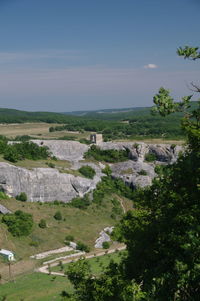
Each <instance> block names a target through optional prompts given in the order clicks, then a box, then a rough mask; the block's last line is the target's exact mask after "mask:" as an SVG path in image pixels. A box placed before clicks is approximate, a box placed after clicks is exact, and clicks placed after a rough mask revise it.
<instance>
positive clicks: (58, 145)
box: [32, 140, 89, 161]
mask: <svg viewBox="0 0 200 301" xmlns="http://www.w3.org/2000/svg"><path fill="white" fill-rule="evenodd" d="M32 142H34V143H36V144H37V145H39V146H47V147H48V148H49V151H50V152H51V153H52V155H53V156H55V157H56V158H58V159H60V160H68V161H79V160H82V159H83V155H84V153H85V152H86V151H87V150H88V149H89V146H88V145H86V144H83V143H80V142H78V141H64V140H32Z"/></svg>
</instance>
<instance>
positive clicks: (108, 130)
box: [49, 113, 184, 141]
mask: <svg viewBox="0 0 200 301" xmlns="http://www.w3.org/2000/svg"><path fill="white" fill-rule="evenodd" d="M180 118H181V116H180V114H176V115H174V116H169V117H166V118H165V119H163V118H161V117H160V116H152V115H151V114H150V113H149V114H146V115H144V116H143V115H139V114H138V116H135V117H132V118H130V119H129V120H126V121H113V120H100V119H93V120H88V119H84V120H74V121H71V122H68V123H67V124H65V125H61V126H56V127H50V128H49V131H50V132H54V131H79V132H82V131H88V132H97V133H102V134H103V138H104V141H109V140H116V139H134V138H137V139H138V138H139V139H143V138H147V137H148V138H149V137H151V138H159V137H164V138H183V136H184V134H183V131H182V128H181V126H180Z"/></svg>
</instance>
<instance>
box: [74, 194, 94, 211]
mask: <svg viewBox="0 0 200 301" xmlns="http://www.w3.org/2000/svg"><path fill="white" fill-rule="evenodd" d="M89 205H90V200H89V197H88V195H84V197H83V198H79V197H78V198H74V199H73V200H72V201H71V202H70V203H69V206H71V207H75V208H79V209H83V210H84V209H87V207H88V206H89Z"/></svg>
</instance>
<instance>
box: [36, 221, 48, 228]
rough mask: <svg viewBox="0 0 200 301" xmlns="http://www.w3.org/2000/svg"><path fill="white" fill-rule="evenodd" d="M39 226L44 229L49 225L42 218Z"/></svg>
mask: <svg viewBox="0 0 200 301" xmlns="http://www.w3.org/2000/svg"><path fill="white" fill-rule="evenodd" d="M38 226H39V227H40V228H42V229H45V228H46V227H47V224H46V221H45V220H44V219H41V220H40V222H39V224H38Z"/></svg>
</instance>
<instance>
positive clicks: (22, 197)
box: [16, 192, 28, 202]
mask: <svg viewBox="0 0 200 301" xmlns="http://www.w3.org/2000/svg"><path fill="white" fill-rule="evenodd" d="M27 199H28V197H27V195H26V193H25V192H21V193H20V194H18V195H17V196H16V200H18V201H22V202H26V201H27Z"/></svg>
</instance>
